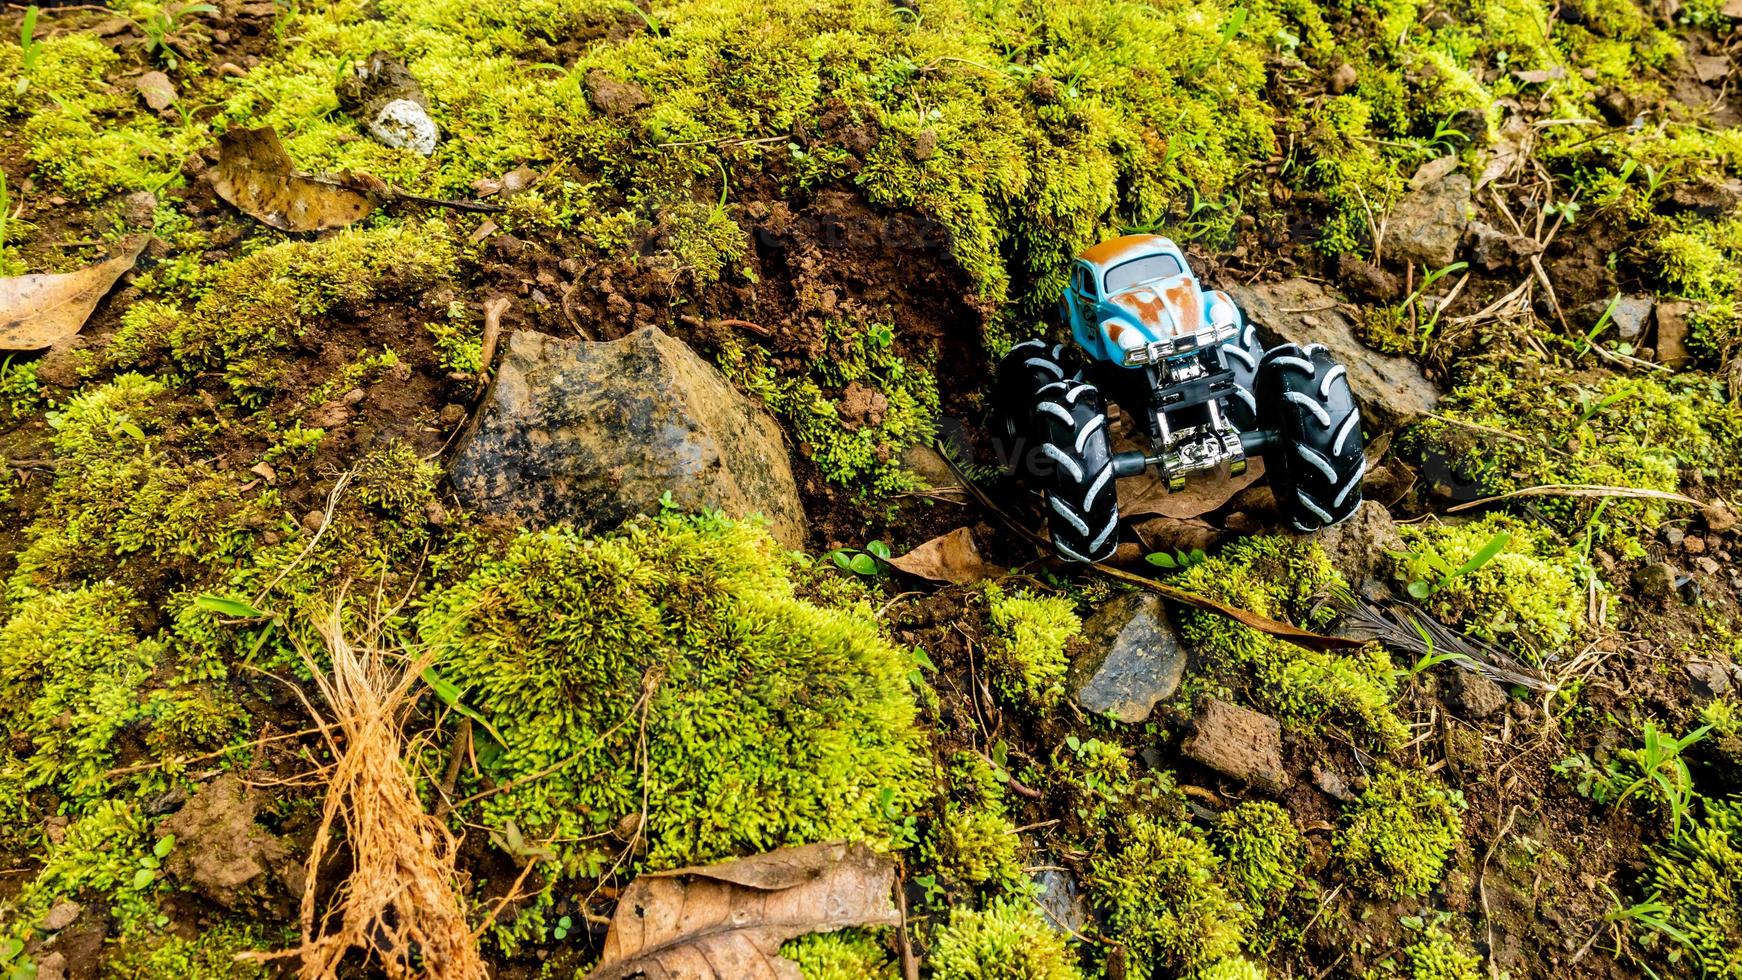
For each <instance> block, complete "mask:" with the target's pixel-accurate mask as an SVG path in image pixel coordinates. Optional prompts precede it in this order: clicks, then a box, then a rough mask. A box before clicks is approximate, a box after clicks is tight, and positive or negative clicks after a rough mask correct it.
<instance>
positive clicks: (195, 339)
mask: <svg viewBox="0 0 1742 980" xmlns="http://www.w3.org/2000/svg"><path fill="white" fill-rule="evenodd" d="M458 260H459V253H458V246H457V244H456V243H455V241H454V239H453V237H452V234H451V232H450V231H449V229H448V227H447V225H445V224H444V223H442V222H441V221H438V220H433V219H432V220H428V221H420V222H406V223H402V224H395V225H389V226H385V227H381V228H370V229H347V230H344V231H341V232H339V233H337V234H335V235H332V236H330V237H327V238H323V239H319V240H316V241H287V242H282V243H280V244H278V245H273V246H271V247H269V248H264V249H261V250H260V251H258V252H254V253H251V254H249V255H246V256H244V257H242V258H240V259H236V260H234V261H232V262H230V263H229V264H227V265H225V266H224V267H223V268H222V269H220V270H217V271H216V272H214V273H213V276H212V284H211V288H210V291H209V292H207V293H206V294H205V295H204V296H203V297H201V298H200V300H199V302H197V303H196V304H195V305H194V307H193V308H192V309H191V310H187V311H184V312H183V313H182V315H181V316H180V318H179V320H175V321H174V322H173V326H171V327H170V329H169V330H168V338H167V339H168V342H169V344H170V347H171V349H172V350H173V353H174V355H175V359H176V361H177V362H178V363H179V364H181V365H182V366H184V367H186V368H188V369H190V370H215V371H221V372H222V373H223V374H224V377H225V379H226V380H227V381H228V382H229V384H230V387H231V388H232V389H233V390H234V392H235V394H236V396H237V397H238V398H239V399H240V400H241V401H242V402H243V403H244V404H247V405H263V404H265V403H266V402H267V401H269V400H270V399H271V398H272V396H273V395H274V394H275V393H276V391H277V389H278V387H279V385H280V384H282V383H283V381H284V379H285V378H286V376H287V375H288V374H289V372H290V370H291V365H292V364H293V361H292V359H290V358H288V357H286V356H285V355H286V354H287V353H288V352H289V351H292V350H295V349H297V348H298V346H299V345H300V344H303V343H305V342H307V341H308V340H309V339H310V338H311V336H312V335H314V334H315V332H316V331H318V330H321V329H322V328H323V327H324V324H325V322H326V321H328V320H330V319H332V318H334V317H342V316H347V315H355V316H366V315H367V314H368V313H369V312H370V310H371V305H372V304H373V303H375V302H377V301H379V300H381V299H383V298H385V297H388V296H394V295H406V294H411V293H415V292H416V291H418V290H421V289H425V288H428V287H430V286H433V285H435V284H436V283H438V282H441V281H443V280H444V279H446V278H448V277H449V276H451V275H452V273H453V271H454V266H455V265H456V263H457V262H458ZM170 319H171V317H170V316H169V315H168V314H167V312H158V313H153V314H147V315H145V316H144V317H142V318H141V319H139V320H135V321H132V322H130V323H129V324H128V326H129V327H130V328H132V332H131V333H128V334H126V335H125V336H126V338H127V342H128V347H129V349H132V348H134V347H136V346H138V345H139V344H140V343H141V342H142V341H143V339H144V337H147V336H149V335H151V334H157V333H161V332H162V331H163V328H164V327H165V326H170V324H169V323H166V321H169V320H170ZM382 356H387V355H385V354H378V355H376V358H377V359H379V358H380V357H382ZM358 363H359V364H360V365H362V366H363V368H364V369H367V368H368V367H369V363H370V361H369V359H368V358H364V359H362V360H360V361H359V362H358ZM350 383H354V379H350V380H349V381H348V382H347V386H348V385H349V384H350ZM343 393H344V389H343V388H340V389H339V390H337V391H335V392H333V394H335V395H337V394H343ZM310 407H314V406H310Z"/></svg>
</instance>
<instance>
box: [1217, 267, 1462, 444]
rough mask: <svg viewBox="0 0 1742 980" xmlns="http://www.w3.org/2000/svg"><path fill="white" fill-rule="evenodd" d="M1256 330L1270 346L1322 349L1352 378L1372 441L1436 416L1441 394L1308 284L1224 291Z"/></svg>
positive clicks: (1338, 302)
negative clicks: (1366, 338)
mask: <svg viewBox="0 0 1742 980" xmlns="http://www.w3.org/2000/svg"><path fill="white" fill-rule="evenodd" d="M1222 288H1223V289H1225V290H1226V291H1227V293H1228V294H1229V295H1230V296H1232V297H1234V302H1236V303H1238V304H1240V308H1241V309H1243V310H1245V311H1246V316H1247V318H1248V319H1249V320H1251V322H1252V323H1254V324H1256V325H1257V327H1258V334H1259V337H1260V338H1261V339H1262V340H1263V341H1264V343H1265V345H1266V346H1275V345H1276V344H1281V343H1294V344H1300V345H1302V346H1305V345H1307V344H1324V345H1325V346H1326V347H1327V348H1329V349H1330V352H1331V356H1332V357H1335V358H1336V359H1337V363H1339V364H1341V365H1343V367H1345V368H1347V369H1348V372H1349V387H1350V388H1351V389H1353V390H1354V392H1355V397H1356V399H1358V400H1359V401H1360V402H1361V413H1362V420H1361V422H1362V427H1363V428H1364V429H1365V430H1366V433H1367V436H1368V438H1372V437H1373V436H1374V435H1375V434H1377V433H1379V432H1382V431H1387V430H1390V429H1396V428H1400V427H1402V426H1404V425H1407V424H1408V423H1410V422H1412V421H1414V420H1416V419H1418V418H1421V417H1422V416H1424V415H1427V414H1428V413H1430V412H1432V411H1434V410H1435V409H1436V408H1437V407H1438V406H1439V400H1440V393H1439V390H1438V389H1437V388H1435V387H1434V386H1433V383H1432V382H1430V381H1428V380H1427V378H1425V377H1423V376H1422V373H1421V368H1420V367H1418V366H1417V365H1416V363H1415V362H1414V361H1412V360H1410V359H1409V358H1407V357H1402V356H1399V355H1396V354H1382V353H1380V352H1379V351H1376V350H1374V349H1373V348H1371V347H1368V346H1367V345H1366V344H1363V343H1362V342H1361V341H1360V339H1359V338H1357V337H1356V336H1355V324H1354V322H1353V321H1352V320H1350V319H1349V318H1348V317H1347V316H1346V315H1344V313H1343V311H1342V298H1341V297H1340V296H1337V295H1336V294H1335V293H1332V292H1331V291H1330V290H1329V289H1327V288H1325V287H1324V286H1323V285H1321V284H1319V283H1316V282H1313V281H1312V280H1310V279H1284V280H1283V281H1281V282H1267V283H1259V284H1257V285H1251V286H1243V285H1239V284H1237V283H1236V284H1230V285H1224V286H1223V287H1222Z"/></svg>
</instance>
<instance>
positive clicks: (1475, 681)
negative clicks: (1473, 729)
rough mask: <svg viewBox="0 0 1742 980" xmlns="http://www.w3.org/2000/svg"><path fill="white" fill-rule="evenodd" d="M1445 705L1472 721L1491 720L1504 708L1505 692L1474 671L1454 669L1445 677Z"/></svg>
mask: <svg viewBox="0 0 1742 980" xmlns="http://www.w3.org/2000/svg"><path fill="white" fill-rule="evenodd" d="M1445 701H1446V705H1447V706H1448V707H1450V708H1451V709H1452V710H1453V711H1456V712H1457V713H1458V714H1460V715H1463V716H1464V717H1465V718H1469V719H1471V720H1473V721H1481V720H1482V719H1485V718H1492V717H1494V716H1495V715H1496V714H1499V713H1500V711H1501V710H1502V709H1503V708H1505V707H1506V702H1507V697H1506V692H1505V691H1503V690H1501V689H1500V685H1498V684H1496V683H1494V682H1493V681H1491V680H1489V679H1488V678H1486V677H1483V676H1482V675H1481V674H1478V673H1476V672H1474V671H1469V670H1463V669H1461V668H1460V669H1456V670H1453V671H1452V672H1451V673H1450V675H1449V676H1447V677H1446V698H1445Z"/></svg>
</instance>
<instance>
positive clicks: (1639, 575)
mask: <svg viewBox="0 0 1742 980" xmlns="http://www.w3.org/2000/svg"><path fill="white" fill-rule="evenodd" d="M1679 577H1680V573H1678V572H1677V571H1676V568H1675V566H1674V565H1671V564H1669V563H1668V562H1662V561H1656V562H1652V563H1651V564H1649V565H1646V566H1645V567H1643V568H1641V569H1639V571H1637V572H1634V573H1633V588H1634V589H1635V590H1637V592H1638V593H1639V597H1640V598H1641V599H1646V600H1649V601H1651V602H1657V603H1666V602H1668V601H1669V600H1671V599H1673V598H1675V594H1676V580H1677V579H1678V578H1679Z"/></svg>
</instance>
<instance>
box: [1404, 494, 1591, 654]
mask: <svg viewBox="0 0 1742 980" xmlns="http://www.w3.org/2000/svg"><path fill="white" fill-rule="evenodd" d="M1402 531H1403V539H1404V541H1405V542H1406V543H1407V544H1408V545H1409V551H1408V552H1407V553H1405V554H1401V555H1394V556H1392V558H1391V562H1392V568H1393V574H1394V575H1395V576H1396V578H1397V579H1398V581H1399V582H1402V583H1404V584H1406V585H1407V584H1410V583H1414V582H1423V583H1426V584H1427V585H1428V587H1430V588H1432V589H1433V591H1432V593H1431V594H1429V595H1427V596H1426V598H1423V599H1421V600H1420V601H1421V603H1422V606H1423V608H1425V609H1426V610H1427V611H1428V612H1430V613H1432V614H1433V615H1434V616H1436V617H1438V618H1439V619H1440V620H1441V621H1443V622H1445V623H1447V624H1449V625H1452V626H1455V627H1456V628H1458V629H1461V630H1463V631H1464V632H1465V633H1468V634H1470V635H1471V636H1474V637H1477V638H1479V639H1482V640H1486V641H1488V642H1491V643H1499V644H1502V645H1504V646H1507V647H1516V648H1519V649H1520V652H1522V653H1524V654H1526V655H1527V657H1526V658H1527V659H1529V660H1531V661H1533V662H1541V660H1542V659H1543V658H1544V657H1546V656H1549V655H1551V654H1554V653H1557V652H1560V651H1562V650H1564V649H1566V647H1567V645H1568V644H1569V643H1570V642H1571V641H1572V640H1573V639H1574V638H1575V637H1576V636H1577V635H1578V633H1579V631H1580V630H1581V629H1583V627H1584V623H1585V613H1584V610H1585V605H1586V602H1587V598H1586V595H1585V589H1584V587H1583V586H1582V585H1581V584H1580V575H1579V571H1578V562H1579V559H1578V557H1577V556H1576V555H1575V554H1574V553H1573V552H1572V550H1571V549H1569V548H1567V547H1566V546H1564V545H1562V544H1561V543H1560V542H1559V541H1558V540H1556V539H1555V538H1554V537H1553V536H1552V532H1550V531H1549V530H1548V529H1546V528H1543V527H1541V526H1538V525H1532V524H1529V523H1526V522H1524V521H1521V520H1518V519H1516V518H1513V517H1511V516H1509V515H1506V514H1499V513H1496V514H1490V515H1488V516H1486V517H1483V518H1481V519H1480V520H1475V521H1470V522H1467V523H1463V524H1438V523H1434V524H1419V525H1410V526H1407V527H1404V528H1402ZM1498 534H1505V535H1508V538H1507V541H1506V545H1505V547H1503V548H1502V549H1501V550H1500V552H1499V553H1498V554H1496V555H1494V557H1493V558H1492V559H1490V560H1489V561H1487V562H1486V563H1484V564H1483V565H1482V566H1481V567H1480V568H1477V569H1476V570H1475V571H1473V572H1469V573H1467V574H1464V575H1453V576H1450V577H1448V573H1447V572H1446V571H1444V570H1445V569H1448V568H1449V569H1454V570H1455V569H1459V568H1462V567H1463V566H1464V565H1465V563H1467V562H1469V561H1470V560H1471V559H1472V558H1474V557H1475V556H1476V555H1477V553H1478V552H1480V551H1481V550H1482V549H1483V547H1484V546H1485V545H1487V544H1488V543H1489V542H1490V541H1491V540H1493V538H1494V536H1495V535H1498Z"/></svg>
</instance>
